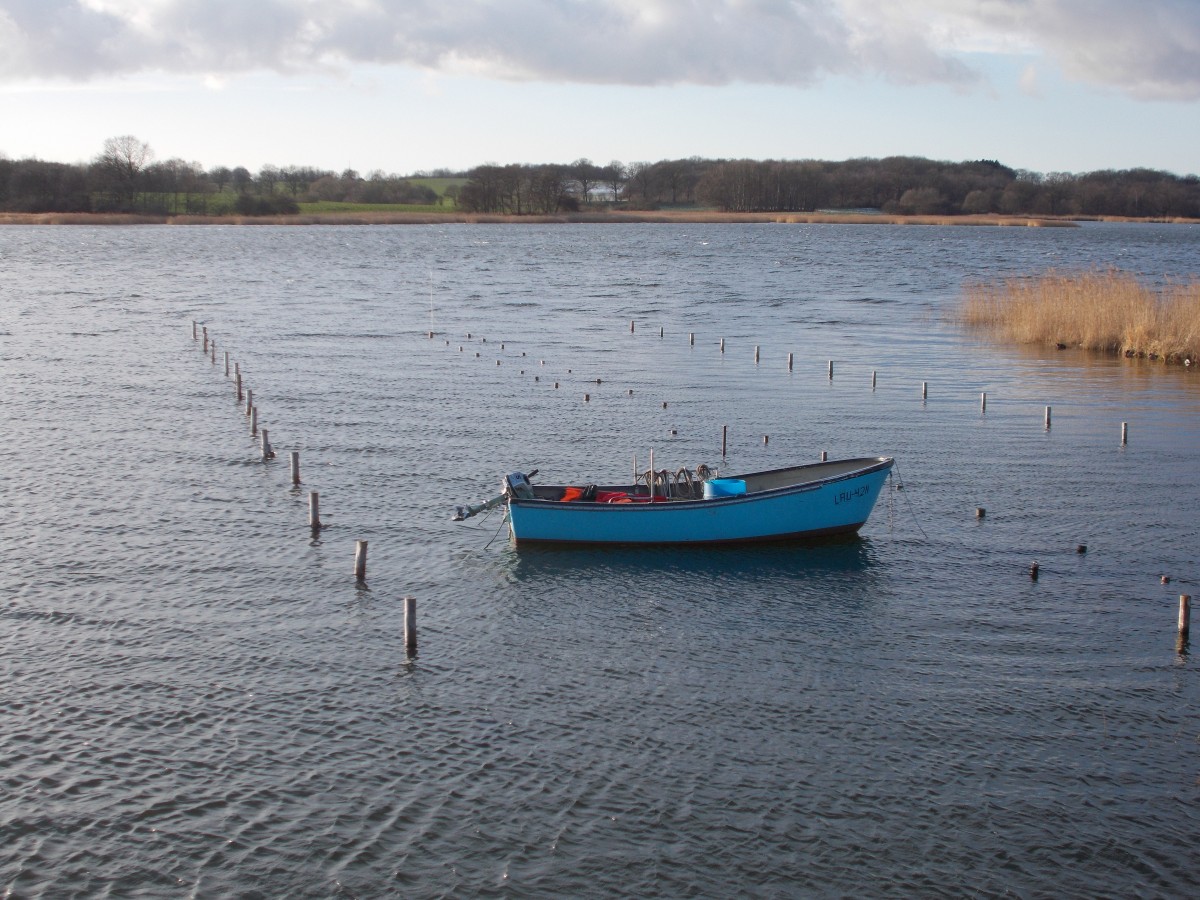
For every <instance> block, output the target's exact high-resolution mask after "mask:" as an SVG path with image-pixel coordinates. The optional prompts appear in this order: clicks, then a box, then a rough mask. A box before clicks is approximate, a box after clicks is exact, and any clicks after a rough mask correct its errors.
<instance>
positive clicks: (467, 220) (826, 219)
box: [0, 210, 1200, 228]
mask: <svg viewBox="0 0 1200 900" xmlns="http://www.w3.org/2000/svg"><path fill="white" fill-rule="evenodd" d="M1081 222H1142V223H1154V224H1178V225H1195V224H1200V219H1184V218H1169V219H1168V218H1145V219H1135V218H1126V217H1121V216H1073V217H1068V216H1008V215H953V216H952V215H946V216H898V215H885V214H883V213H879V214H863V213H723V212H718V211H716V210H658V211H653V210H647V211H636V210H630V211H625V210H603V211H596V212H578V213H562V214H558V215H553V216H546V215H536V216H532V215H531V216H510V215H497V214H485V213H461V212H446V213H430V212H411V213H410V212H370V211H354V212H337V213H298V214H296V215H288V216H192V215H184V216H170V215H144V214H140V213H53V212H47V213H3V212H0V225H609V224H611V225H622V224H640V225H645V224H668V225H669V224H688V225H690V224H721V225H727V224H777V225H936V226H987V227H992V228H997V227H1010V228H1011V227H1016V228H1077V227H1079V224H1080V223H1081Z"/></svg>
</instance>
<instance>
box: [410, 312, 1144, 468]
mask: <svg viewBox="0 0 1200 900" xmlns="http://www.w3.org/2000/svg"><path fill="white" fill-rule="evenodd" d="M634 330H635V322H634V320H632V319H631V320H630V321H629V333H630V334H633V333H634ZM663 333H664V332H663V328H662V327H661V326H660V327H659V329H658V336H659V337H660V338H661V337H662V336H663ZM428 334H429V337H430V338H432V337H433V336H434V333H433V332H432V331H430V332H429V333H428ZM470 339H471V333H470V332H467V340H470ZM482 341H483V343H485V344H486V343H487V338H483V339H482ZM688 343H689V344H691V345H692V346H694V345H695V343H696V333H695V332H689V333H688ZM449 345H450V341H449V340H447V341H446V346H449ZM719 346H720V349H721V352H722V353H724V352H725V338H721V340H720V344H719ZM500 349H501V350H503V349H504V344H503V343H501V344H500ZM760 349H761V348H760V346H759V345H758V344H755V345H754V363H755V365H758V363H759V361H760V359H761V353H760ZM458 350H459V352H460V353H461V352H462V351H463V347H462V346H461V345H460V346H459V348H458ZM521 355H522V356H524V355H525V354H524V353H522V354H521ZM475 356H476V358H478V357H479V356H480V354H479V352H478V351H476V353H475ZM500 363H501V361H500V360H496V365H500ZM794 363H795V356H794V354H793V353H791V352H789V353H788V355H787V368H788V371H789V372H791V371H793V370H794ZM540 364H541V365H543V366H544V365H546V361H545V360H544V359H543V360H541V361H540ZM827 373H828V377H829V380H830V381H832V380H833V360H832V359H831V360H829V365H828V368H827ZM521 374H522V375H524V374H525V370H524V369H522V370H521ZM567 374H571V370H570V369H567ZM540 377H541V376H538V375H535V376H533V380H534V381H539V380H540ZM602 383H603V382H602V379H599V378H597V379H596V384H602ZM878 383H879V373H878V371H877V370H875V369H872V370H871V390H872V391H873V390H875V389H876V388H877V386H878ZM554 387H555V389H556V390H557V389H558V387H559V383H558V382H557V381H556V382H554ZM628 396H630V397H632V396H633V389H632V388H630V389H629V391H628ZM928 399H929V382H928V381H922V382H921V400H922V402H924V401H926V400H928ZM591 400H592V395H591V393H585V394H584V395H583V402H584V403H590V402H591ZM987 403H988V395H987V391H981V392H980V394H979V412H980V413H987ZM662 408H663V409H666V408H667V402H666V401H665V400H664V401H663V405H662ZM1052 413H1053V409H1052V408H1051V407H1049V406H1047V407H1046V408H1045V411H1044V413H1043V416H1042V422H1043V425H1044V426H1045V428H1046V430H1047V431H1048V430H1049V429H1050V426H1051V418H1052ZM769 441H770V436H769V435H764V436H763V444H767V443H769ZM1128 443H1129V423H1128V422H1122V423H1121V446H1122V447H1124V446H1126V445H1127V444H1128ZM721 456H722V457H724V456H725V442H724V439H722V442H721Z"/></svg>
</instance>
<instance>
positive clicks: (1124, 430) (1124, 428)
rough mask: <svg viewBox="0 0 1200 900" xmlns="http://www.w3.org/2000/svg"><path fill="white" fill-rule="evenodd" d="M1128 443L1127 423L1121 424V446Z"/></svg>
mask: <svg viewBox="0 0 1200 900" xmlns="http://www.w3.org/2000/svg"><path fill="white" fill-rule="evenodd" d="M1128 443H1129V423H1128V422H1122V423H1121V446H1122V447H1124V446H1125V445H1126V444H1128Z"/></svg>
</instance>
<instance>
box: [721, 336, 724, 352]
mask: <svg viewBox="0 0 1200 900" xmlns="http://www.w3.org/2000/svg"><path fill="white" fill-rule="evenodd" d="M721 352H722V353H724V352H725V338H721Z"/></svg>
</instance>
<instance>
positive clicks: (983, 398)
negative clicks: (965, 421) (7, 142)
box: [979, 391, 987, 413]
mask: <svg viewBox="0 0 1200 900" xmlns="http://www.w3.org/2000/svg"><path fill="white" fill-rule="evenodd" d="M979 411H980V412H981V413H985V412H987V391H983V392H982V393H980V395H979Z"/></svg>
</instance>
